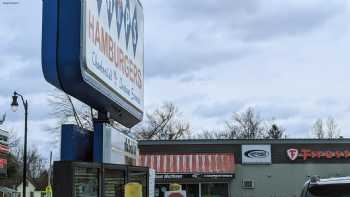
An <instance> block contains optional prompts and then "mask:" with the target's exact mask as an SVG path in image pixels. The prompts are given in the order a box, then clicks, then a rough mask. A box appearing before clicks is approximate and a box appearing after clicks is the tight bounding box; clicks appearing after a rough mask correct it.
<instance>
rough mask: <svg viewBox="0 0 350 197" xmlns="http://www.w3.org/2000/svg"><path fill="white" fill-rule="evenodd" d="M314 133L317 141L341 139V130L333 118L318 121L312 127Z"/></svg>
mask: <svg viewBox="0 0 350 197" xmlns="http://www.w3.org/2000/svg"><path fill="white" fill-rule="evenodd" d="M312 132H313V134H314V136H315V137H316V138H317V139H324V138H329V139H334V138H339V137H340V128H339V126H338V124H337V122H336V121H335V119H334V118H333V117H331V116H330V117H328V118H327V120H326V121H323V120H322V119H321V118H319V119H317V120H316V122H315V123H314V125H313V127H312Z"/></svg>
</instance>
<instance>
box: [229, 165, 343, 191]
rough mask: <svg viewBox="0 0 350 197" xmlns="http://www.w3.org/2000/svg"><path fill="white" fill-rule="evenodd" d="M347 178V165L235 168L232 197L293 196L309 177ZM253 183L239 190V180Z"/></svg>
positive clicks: (239, 166) (250, 166) (242, 166)
mask: <svg viewBox="0 0 350 197" xmlns="http://www.w3.org/2000/svg"><path fill="white" fill-rule="evenodd" d="M314 175H318V176H320V177H321V178H322V177H325V178H329V177H339V176H350V164H315V163H313V164H272V165H241V164H238V165H237V166H236V178H235V179H234V180H233V181H232V182H231V186H230V187H231V195H232V197H297V196H299V195H300V193H301V190H302V188H303V185H304V183H305V181H306V180H307V179H308V177H310V176H314ZM244 179H248V180H253V181H254V182H255V189H243V188H242V180H244Z"/></svg>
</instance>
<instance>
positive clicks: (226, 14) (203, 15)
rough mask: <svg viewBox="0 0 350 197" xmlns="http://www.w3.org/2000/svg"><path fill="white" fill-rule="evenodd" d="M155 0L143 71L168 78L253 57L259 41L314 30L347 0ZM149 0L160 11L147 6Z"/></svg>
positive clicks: (147, 14) (341, 9) (148, 14)
mask: <svg viewBox="0 0 350 197" xmlns="http://www.w3.org/2000/svg"><path fill="white" fill-rule="evenodd" d="M156 2H157V6H155V4H156V3H154V2H153V4H152V3H150V4H149V5H148V4H145V17H146V19H147V20H146V26H145V34H146V41H145V46H146V49H147V50H146V56H145V61H146V62H145V65H146V69H145V72H146V76H147V77H165V78H167V77H169V76H178V75H182V74H184V73H187V74H188V73H189V72H197V71H198V70H201V69H204V68H210V67H215V66H218V65H221V64H222V63H225V62H226V63H227V62H230V63H231V64H234V63H235V62H237V61H238V60H241V59H242V58H249V57H253V56H254V55H255V54H257V53H260V52H262V50H263V49H258V45H259V43H260V42H262V41H269V40H270V39H272V38H273V39H274V40H276V39H278V38H280V37H284V36H292V37H295V36H300V35H302V34H305V33H308V32H312V31H313V30H316V29H317V28H319V27H321V26H322V25H323V24H325V23H326V22H327V21H329V20H330V19H332V18H334V17H335V16H336V15H337V14H339V13H343V12H344V11H345V7H346V6H345V5H346V1H344V0H341V1H336V2H330V1H307V2H294V1H258V0H239V1H228V0H225V1H220V2H218V1H213V0H204V1H200V2H199V1H195V0H188V1H185V0H177V1H167V2H163V1H156ZM150 5H153V6H155V7H156V8H157V12H154V11H152V12H151V11H149V12H147V10H148V9H150V8H149V7H148V6H150ZM153 8H154V7H153ZM147 21H148V22H147Z"/></svg>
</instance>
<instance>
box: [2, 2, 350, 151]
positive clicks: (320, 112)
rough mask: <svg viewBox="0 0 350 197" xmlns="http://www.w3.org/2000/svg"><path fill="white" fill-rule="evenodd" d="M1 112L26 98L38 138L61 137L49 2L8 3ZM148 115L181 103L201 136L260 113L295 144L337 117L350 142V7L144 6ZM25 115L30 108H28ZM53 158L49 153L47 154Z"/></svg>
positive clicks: (33, 138)
mask: <svg viewBox="0 0 350 197" xmlns="http://www.w3.org/2000/svg"><path fill="white" fill-rule="evenodd" d="M0 1H1V4H0V66H1V72H0V79H1V83H0V113H7V118H8V121H7V123H6V125H5V127H6V128H8V129H11V128H13V129H14V130H16V131H17V132H18V133H19V134H20V135H21V134H22V133H23V113H12V112H11V111H10V107H9V106H10V102H11V98H10V96H11V94H12V92H13V91H14V90H18V91H19V92H21V93H22V94H24V95H25V96H26V97H27V98H28V100H29V102H30V118H29V120H30V123H29V130H30V133H29V140H30V143H31V144H35V145H36V146H38V147H39V148H40V149H43V147H47V146H49V145H50V143H49V142H50V140H52V137H51V136H50V135H49V134H48V133H47V132H46V131H45V128H47V127H48V126H50V125H51V126H52V125H53V124H54V122H55V120H54V117H51V116H49V111H50V109H49V107H48V105H47V94H48V92H49V91H51V90H52V89H53V87H52V86H51V85H49V84H48V83H46V82H45V80H44V78H43V76H42V71H41V52H40V49H41V48H40V47H41V9H42V2H41V1H40V0H17V1H18V2H19V4H16V5H9V4H4V3H3V2H4V1H5V0H0ZM142 3H143V6H144V15H145V109H146V111H151V110H152V109H154V108H155V107H157V106H159V105H161V103H162V102H164V101H172V102H174V103H175V104H176V105H177V106H178V107H179V109H180V110H181V111H182V112H183V116H184V118H185V119H186V120H188V121H190V122H191V123H192V127H193V129H194V131H195V132H200V131H201V130H203V129H215V128H220V127H222V125H223V123H224V121H225V120H227V119H229V117H230V116H231V115H232V113H233V112H237V111H242V110H244V109H246V108H247V107H249V106H252V107H255V108H256V110H257V111H258V112H259V113H260V115H261V117H263V118H266V119H272V118H275V119H276V120H277V121H278V122H279V123H280V124H281V125H283V126H284V127H285V128H286V129H287V134H288V136H290V137H308V136H310V127H311V125H312V123H313V122H314V121H315V120H316V119H317V118H327V117H328V116H333V117H335V118H336V120H337V121H338V123H339V125H340V127H341V129H342V135H343V136H346V137H350V92H349V86H350V77H349V73H350V66H349V62H350V55H349V48H350V29H349V27H350V26H349V25H350V23H349V18H350V5H349V2H348V1H347V0H307V1H305V0H284V1H281V0H220V1H217V0H144V1H142ZM20 112H23V108H21V109H20ZM45 150H47V149H45Z"/></svg>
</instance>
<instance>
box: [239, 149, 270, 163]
mask: <svg viewBox="0 0 350 197" xmlns="http://www.w3.org/2000/svg"><path fill="white" fill-rule="evenodd" d="M242 163H243V164H271V145H242Z"/></svg>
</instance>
